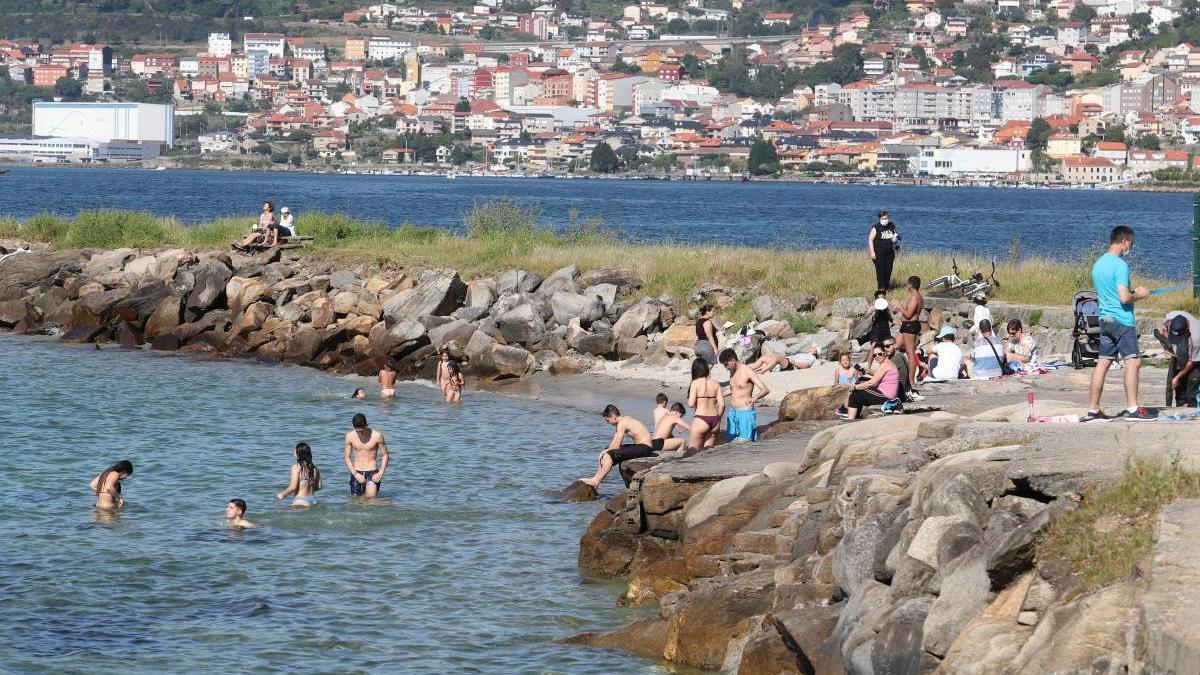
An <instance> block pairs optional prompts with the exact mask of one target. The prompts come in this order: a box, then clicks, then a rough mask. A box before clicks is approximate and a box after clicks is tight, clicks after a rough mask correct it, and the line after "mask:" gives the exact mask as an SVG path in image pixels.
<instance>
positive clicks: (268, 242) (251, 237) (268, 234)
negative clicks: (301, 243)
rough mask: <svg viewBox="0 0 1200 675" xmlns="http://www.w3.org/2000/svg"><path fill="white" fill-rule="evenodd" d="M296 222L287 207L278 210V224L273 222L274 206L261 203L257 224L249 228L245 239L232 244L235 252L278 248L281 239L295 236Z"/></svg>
mask: <svg viewBox="0 0 1200 675" xmlns="http://www.w3.org/2000/svg"><path fill="white" fill-rule="evenodd" d="M295 223H296V220H295V218H294V217H293V216H292V213H291V211H289V210H288V207H286V206H285V207H283V208H282V209H280V210H279V222H278V223H276V222H275V205H274V204H272V203H271V202H263V207H262V213H261V214H260V215H259V216H258V222H256V223H254V226H253V227H251V228H250V233H249V234H247V235H246V238H245V239H242V240H241V241H240V242H238V243H235V244H233V248H234V249H235V250H237V251H241V252H248V251H255V250H259V249H267V248H272V247H274V246H278V245H279V244H280V243H282V242H281V240H283V239H287V238H288V237H294V236H296V224H295Z"/></svg>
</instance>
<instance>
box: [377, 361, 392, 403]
mask: <svg viewBox="0 0 1200 675" xmlns="http://www.w3.org/2000/svg"><path fill="white" fill-rule="evenodd" d="M379 397H380V398H382V399H384V400H385V401H386V400H388V399H393V398H396V368H395V367H394V366H393V365H392V362H391V361H388V362H387V363H385V364H383V368H380V369H379Z"/></svg>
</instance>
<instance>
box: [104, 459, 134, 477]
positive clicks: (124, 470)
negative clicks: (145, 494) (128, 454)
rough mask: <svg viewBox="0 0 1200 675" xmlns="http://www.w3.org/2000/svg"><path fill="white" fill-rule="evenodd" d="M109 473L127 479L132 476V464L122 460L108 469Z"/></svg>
mask: <svg viewBox="0 0 1200 675" xmlns="http://www.w3.org/2000/svg"><path fill="white" fill-rule="evenodd" d="M108 470H109V471H116V472H117V475H118V476H120V477H121V478H129V477H130V476H132V475H133V462H131V461H129V460H127V459H123V460H121V461H119V462H117V463H116V464H113V465H112V466H110V467H108Z"/></svg>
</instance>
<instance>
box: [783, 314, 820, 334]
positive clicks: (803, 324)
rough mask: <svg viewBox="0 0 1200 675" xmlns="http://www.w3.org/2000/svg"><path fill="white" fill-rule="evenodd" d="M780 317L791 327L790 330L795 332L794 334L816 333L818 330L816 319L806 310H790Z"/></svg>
mask: <svg viewBox="0 0 1200 675" xmlns="http://www.w3.org/2000/svg"><path fill="white" fill-rule="evenodd" d="M780 318H781V319H783V320H784V321H786V322H787V324H788V325H789V326H791V327H792V332H794V333H796V335H810V334H812V333H816V332H817V330H818V326H817V321H816V319H814V318H813V315H812V314H809V313H808V312H801V313H796V312H792V313H790V314H785V315H783V316H782V317H780Z"/></svg>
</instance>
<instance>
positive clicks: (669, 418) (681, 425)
mask: <svg viewBox="0 0 1200 675" xmlns="http://www.w3.org/2000/svg"><path fill="white" fill-rule="evenodd" d="M659 396H662V394H659ZM664 409H665V410H666V412H665V413H664V414H663V415H662V416H661V417H659V418H658V421H657V422H655V424H654V438H652V439H650V440H651V447H652V448H653V447H655V446H656V445H657V444H660V443H661V444H662V447H661V448H658V450H659V451H660V452H662V451H666V452H671V451H672V450H680V449H682V448H683V446H684V443H685V442H686V436H687V434H688V433H690V432H691V430H692V426H691V425H690V424H688V423H687V422H685V421H683V415H684V413H685V412H687V410H686V409H685V408H684V407H683V404H682V403H680V402H678V401H676V402H675V403H672V404H671V407H670V408H664ZM676 429H680V430H682V431H683V434H684V436H685V438H676V437H675V430H676Z"/></svg>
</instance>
